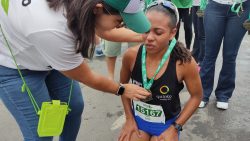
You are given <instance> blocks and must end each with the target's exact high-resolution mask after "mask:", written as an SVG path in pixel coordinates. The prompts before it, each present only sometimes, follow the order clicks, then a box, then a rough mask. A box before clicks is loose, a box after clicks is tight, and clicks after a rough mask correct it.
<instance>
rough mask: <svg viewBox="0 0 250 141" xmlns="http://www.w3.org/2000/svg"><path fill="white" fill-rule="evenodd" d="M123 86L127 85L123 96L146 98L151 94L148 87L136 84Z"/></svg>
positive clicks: (136, 98) (138, 98)
mask: <svg viewBox="0 0 250 141" xmlns="http://www.w3.org/2000/svg"><path fill="white" fill-rule="evenodd" d="M123 86H124V87H125V91H124V93H123V95H122V96H124V97H126V98H129V99H132V100H140V99H146V98H147V97H148V96H150V95H151V93H149V92H148V91H147V90H146V89H144V88H142V87H139V86H137V85H135V84H123Z"/></svg>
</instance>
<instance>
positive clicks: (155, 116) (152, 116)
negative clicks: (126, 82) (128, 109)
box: [133, 101, 165, 124]
mask: <svg viewBox="0 0 250 141" xmlns="http://www.w3.org/2000/svg"><path fill="white" fill-rule="evenodd" d="M133 104H134V112H135V116H139V117H140V118H142V119H143V120H145V121H148V122H155V123H164V124H165V114H164V112H163V109H162V107H161V106H159V105H151V104H147V103H144V102H141V101H133Z"/></svg>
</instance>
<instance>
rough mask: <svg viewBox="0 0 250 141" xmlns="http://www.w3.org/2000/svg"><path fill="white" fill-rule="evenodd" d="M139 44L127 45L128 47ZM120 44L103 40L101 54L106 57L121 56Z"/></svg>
mask: <svg viewBox="0 0 250 141" xmlns="http://www.w3.org/2000/svg"><path fill="white" fill-rule="evenodd" d="M138 44H139V43H136V42H135V43H128V47H132V46H135V45H138ZM121 48H122V43H121V42H111V41H107V40H104V50H103V53H104V54H105V56H107V57H116V56H119V55H120V54H121Z"/></svg>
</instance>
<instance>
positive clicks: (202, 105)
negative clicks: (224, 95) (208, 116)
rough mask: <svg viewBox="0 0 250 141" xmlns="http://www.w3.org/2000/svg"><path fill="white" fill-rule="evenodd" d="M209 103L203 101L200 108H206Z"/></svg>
mask: <svg viewBox="0 0 250 141" xmlns="http://www.w3.org/2000/svg"><path fill="white" fill-rule="evenodd" d="M206 105H207V102H205V101H201V103H200V105H199V108H204V107H205V106H206Z"/></svg>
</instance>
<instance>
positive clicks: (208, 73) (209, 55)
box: [199, 1, 228, 107]
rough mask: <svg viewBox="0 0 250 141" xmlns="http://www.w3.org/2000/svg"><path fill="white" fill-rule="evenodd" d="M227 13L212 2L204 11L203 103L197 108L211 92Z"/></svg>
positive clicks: (207, 98)
mask: <svg viewBox="0 0 250 141" xmlns="http://www.w3.org/2000/svg"><path fill="white" fill-rule="evenodd" d="M227 11H228V9H227V8H225V7H224V6H222V5H218V4H217V3H215V2H213V1H210V2H209V3H208V5H207V7H206V9H205V15H204V28H205V37H206V40H205V56H204V59H203V62H202V64H201V70H200V76H201V81H202V87H203V101H202V102H201V104H200V106H199V107H204V106H205V105H206V103H207V102H208V101H209V97H210V95H211V93H212V91H213V85H214V73H215V62H216V59H217V56H218V53H219V51H220V46H221V42H222V39H223V36H224V33H225V23H226V14H227Z"/></svg>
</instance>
